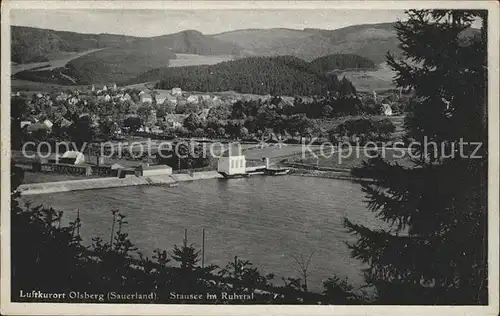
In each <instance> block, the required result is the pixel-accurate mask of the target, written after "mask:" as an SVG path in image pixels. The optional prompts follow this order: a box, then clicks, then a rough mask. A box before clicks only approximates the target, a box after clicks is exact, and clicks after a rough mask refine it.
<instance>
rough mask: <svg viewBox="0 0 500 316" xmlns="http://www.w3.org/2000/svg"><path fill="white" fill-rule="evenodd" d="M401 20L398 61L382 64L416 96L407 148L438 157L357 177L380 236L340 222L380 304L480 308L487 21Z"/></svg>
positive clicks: (429, 14) (420, 156)
mask: <svg viewBox="0 0 500 316" xmlns="http://www.w3.org/2000/svg"><path fill="white" fill-rule="evenodd" d="M407 14H408V20H407V21H403V22H398V23H397V24H396V30H397V33H398V38H399V40H400V42H401V44H400V48H401V49H402V50H403V53H404V54H403V56H404V58H405V60H396V59H395V58H394V57H392V56H391V55H388V63H389V65H390V66H391V67H392V68H393V69H394V70H395V71H396V72H397V76H396V78H395V81H396V83H397V84H398V86H400V87H403V88H405V89H413V90H414V92H415V98H414V99H413V100H412V101H411V104H410V107H409V113H408V115H407V117H406V118H405V128H406V131H407V135H406V137H407V139H413V140H417V141H423V139H424V137H427V142H428V143H429V142H436V143H437V149H438V150H437V151H434V149H435V147H434V145H433V144H429V146H428V148H427V152H426V151H424V150H422V149H425V146H422V147H421V149H420V150H418V151H415V152H414V155H416V159H415V161H414V163H415V165H414V166H413V167H411V168H405V167H403V166H401V165H398V164H396V163H389V162H387V161H384V160H383V159H382V158H375V159H372V160H370V161H369V162H368V163H366V164H364V166H363V167H362V168H360V169H357V170H355V171H356V173H357V174H361V175H364V176H367V177H370V178H372V179H374V182H373V183H362V187H363V191H364V192H365V193H366V195H367V197H368V201H369V202H368V207H369V209H370V210H371V211H373V212H375V213H376V215H377V216H378V218H380V219H382V220H383V221H385V222H386V223H387V228H385V229H372V228H370V227H366V226H363V225H359V224H357V223H353V222H351V221H349V220H348V219H346V220H345V226H346V227H347V228H348V230H349V231H350V232H352V233H355V234H356V235H357V236H358V240H357V242H356V243H354V244H350V245H349V247H350V249H351V254H352V256H353V257H355V258H358V259H361V260H362V261H363V262H364V263H366V264H368V266H369V267H368V268H367V269H366V270H365V279H366V281H367V283H368V284H369V285H372V286H374V287H375V289H376V293H377V296H378V297H377V299H378V301H377V302H378V303H380V304H487V303H488V302H487V296H488V290H487V204H486V201H487V195H486V194H487V158H486V155H487V148H486V146H487V121H486V96H487V93H486V80H487V79H486V69H487V64H486V60H487V59H486V56H487V54H486V43H487V35H486V30H487V27H486V25H487V20H486V17H487V12H486V11H457V10H453V11H443V10H419V11H416V10H411V11H408V12H407ZM473 21H479V22H481V23H482V27H481V29H480V30H473V29H471V24H472V23H473ZM471 33H473V36H470V34H471ZM461 138H462V139H463V141H464V142H481V143H482V147H481V149H480V150H479V151H477V152H476V153H475V155H477V156H482V158H481V159H473V158H464V157H467V156H470V155H471V154H472V151H474V150H475V146H464V148H463V153H464V155H461V154H460V153H459V148H460V147H459V142H460V139H461ZM441 146H443V148H444V149H445V150H444V153H445V154H446V155H443V152H441ZM429 153H431V154H432V155H428V154H429ZM462 156H463V157H462Z"/></svg>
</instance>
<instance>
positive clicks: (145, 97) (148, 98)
mask: <svg viewBox="0 0 500 316" xmlns="http://www.w3.org/2000/svg"><path fill="white" fill-rule="evenodd" d="M141 102H142V103H146V102H149V103H152V102H153V98H152V97H151V95H147V94H145V93H143V94H141Z"/></svg>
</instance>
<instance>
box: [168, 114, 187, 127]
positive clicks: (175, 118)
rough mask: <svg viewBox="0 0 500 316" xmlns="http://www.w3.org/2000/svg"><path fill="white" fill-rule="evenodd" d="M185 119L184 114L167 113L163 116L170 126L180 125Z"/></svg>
mask: <svg viewBox="0 0 500 316" xmlns="http://www.w3.org/2000/svg"><path fill="white" fill-rule="evenodd" d="M185 119H186V115H185V114H167V115H166V116H165V122H166V123H167V126H168V127H171V128H179V127H182V126H183V125H184V120H185Z"/></svg>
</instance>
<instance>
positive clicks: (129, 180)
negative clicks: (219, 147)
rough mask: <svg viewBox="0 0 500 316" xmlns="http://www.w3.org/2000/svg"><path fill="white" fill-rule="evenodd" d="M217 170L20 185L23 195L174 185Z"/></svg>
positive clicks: (207, 176)
mask: <svg viewBox="0 0 500 316" xmlns="http://www.w3.org/2000/svg"><path fill="white" fill-rule="evenodd" d="M221 177H222V176H221V175H220V174H219V173H218V172H216V171H203V172H193V173H192V174H173V175H155V176H147V177H137V176H134V175H129V176H127V177H125V178H94V179H83V180H70V181H57V182H45V183H29V184H23V185H21V186H19V188H18V191H19V192H21V195H34V194H48V193H58V192H71V191H80V190H94V189H108V188H118V187H127V186H138V185H173V184H175V183H178V182H184V181H194V180H203V179H214V178H221Z"/></svg>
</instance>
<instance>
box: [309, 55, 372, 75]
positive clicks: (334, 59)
mask: <svg viewBox="0 0 500 316" xmlns="http://www.w3.org/2000/svg"><path fill="white" fill-rule="evenodd" d="M311 65H312V66H313V67H315V68H317V69H318V71H322V72H327V71H332V70H343V69H352V68H356V69H358V68H365V69H366V68H375V67H376V65H375V63H374V62H373V61H371V60H369V59H367V58H364V57H361V56H358V55H354V54H333V55H328V56H323V57H319V58H316V59H315V60H313V61H312V62H311Z"/></svg>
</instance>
